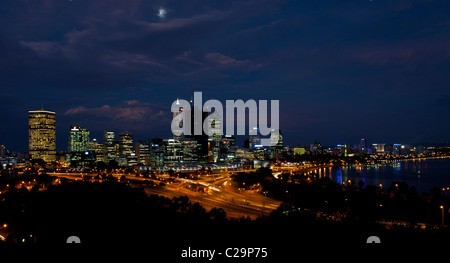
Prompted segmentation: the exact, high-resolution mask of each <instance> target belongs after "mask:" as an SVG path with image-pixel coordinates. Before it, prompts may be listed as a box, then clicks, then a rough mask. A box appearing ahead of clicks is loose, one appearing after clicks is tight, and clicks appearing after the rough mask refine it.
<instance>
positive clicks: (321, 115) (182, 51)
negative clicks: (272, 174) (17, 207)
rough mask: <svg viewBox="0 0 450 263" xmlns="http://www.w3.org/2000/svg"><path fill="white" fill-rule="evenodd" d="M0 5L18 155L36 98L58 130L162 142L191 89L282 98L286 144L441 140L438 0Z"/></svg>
mask: <svg viewBox="0 0 450 263" xmlns="http://www.w3.org/2000/svg"><path fill="white" fill-rule="evenodd" d="M0 7H1V8H0V22H1V23H2V24H5V25H8V26H7V27H5V28H4V29H3V30H2V32H0V48H1V52H2V53H1V55H2V66H1V70H0V79H1V81H0V86H1V87H2V90H4V91H5V92H3V93H2V94H1V100H2V104H1V106H0V107H1V110H2V113H4V114H3V122H4V123H6V124H7V125H2V126H1V127H0V144H6V145H8V146H9V147H10V148H11V149H14V150H17V151H25V150H26V149H27V143H26V138H27V132H26V131H25V129H24V126H25V125H26V123H27V120H26V114H25V113H26V112H27V111H28V110H29V109H38V108H40V107H41V106H43V107H44V108H46V109H51V110H53V111H55V112H57V113H58V116H59V117H58V121H57V127H56V132H57V134H56V137H57V138H64V137H65V136H66V134H65V130H66V129H67V127H69V126H70V125H71V124H74V123H76V124H78V125H80V126H83V127H90V130H91V133H92V135H93V137H94V138H101V136H102V133H103V131H104V129H110V130H132V131H133V133H134V136H135V137H136V138H148V137H150V138H152V137H160V138H164V137H169V136H170V120H171V117H172V116H171V114H170V103H171V102H172V101H173V100H175V99H176V98H177V97H179V98H183V97H185V98H188V97H189V96H190V94H191V92H192V90H193V89H195V90H199V91H203V92H204V94H205V98H216V99H218V100H220V101H225V100H227V99H243V100H248V99H255V100H259V99H267V100H272V99H276V100H279V101H280V128H281V130H283V133H284V134H285V136H286V144H288V145H294V144H297V143H299V142H300V143H301V142H303V141H304V142H311V141H314V140H316V139H317V140H320V141H321V142H322V143H323V144H333V143H338V142H340V143H348V142H352V141H355V140H359V139H360V138H362V137H367V138H371V141H388V142H392V143H394V142H399V143H409V144H414V143H423V142H447V141H449V137H448V134H450V124H448V122H446V121H445V119H446V116H448V115H449V113H450V108H449V107H448V105H449V104H448V101H449V98H450V97H449V96H450V94H449V93H448V88H447V86H446V85H447V83H448V82H449V76H448V74H447V72H446V69H447V68H448V66H449V55H448V54H450V52H449V48H448V47H449V46H450V45H448V44H449V43H450V38H449V35H448V34H447V31H448V25H449V24H450V22H449V21H450V20H449V18H448V15H447V13H448V12H446V10H448V9H449V8H450V6H449V3H447V2H443V1H431V2H425V1H418V2H414V3H412V2H410V1H398V2H396V3H389V2H382V1H357V2H356V1H346V2H339V3H336V2H334V1H325V2H321V3H300V2H295V1H264V2H263V3H258V4H256V3H254V2H252V1H239V2H227V3H217V2H205V1H194V2H192V3H189V4H186V3H185V2H183V1H168V2H145V1H133V3H129V2H128V1H117V2H114V3H111V2H109V1H96V2H95V3H89V2H83V1H63V2H60V1H53V0H47V1H44V2H42V3H41V2H33V3H28V2H24V1H14V2H4V3H2V4H1V6H0ZM161 8H163V10H165V13H164V15H163V16H161V15H160V12H159V10H160V9H161ZM15 10H21V12H16V11H15ZM30 21H33V22H32V23H30ZM57 147H58V148H59V147H60V146H59V145H58V146H57Z"/></svg>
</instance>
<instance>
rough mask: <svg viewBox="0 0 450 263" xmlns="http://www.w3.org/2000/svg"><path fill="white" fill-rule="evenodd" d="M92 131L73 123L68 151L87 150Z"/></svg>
mask: <svg viewBox="0 0 450 263" xmlns="http://www.w3.org/2000/svg"><path fill="white" fill-rule="evenodd" d="M89 137H90V132H89V130H86V129H84V128H81V127H80V126H77V125H71V126H70V131H69V142H68V151H69V153H71V152H83V153H84V152H86V151H87V150H88V144H89V140H90V138H89Z"/></svg>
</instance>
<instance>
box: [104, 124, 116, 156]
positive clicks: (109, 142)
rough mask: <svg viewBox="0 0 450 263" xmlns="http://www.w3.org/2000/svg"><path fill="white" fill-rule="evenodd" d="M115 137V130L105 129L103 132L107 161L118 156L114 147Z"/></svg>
mask: <svg viewBox="0 0 450 263" xmlns="http://www.w3.org/2000/svg"><path fill="white" fill-rule="evenodd" d="M115 139H116V135H115V134H114V132H113V131H105V132H104V133H103V158H104V160H105V163H108V162H109V161H111V160H114V158H115V157H116V153H115V149H114V141H115Z"/></svg>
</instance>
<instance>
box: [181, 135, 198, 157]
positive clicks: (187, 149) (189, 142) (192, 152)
mask: <svg viewBox="0 0 450 263" xmlns="http://www.w3.org/2000/svg"><path fill="white" fill-rule="evenodd" d="M180 143H181V147H182V149H183V162H184V163H196V162H197V161H198V156H197V147H198V145H197V141H196V140H194V139H189V138H186V139H182V140H181V141H180Z"/></svg>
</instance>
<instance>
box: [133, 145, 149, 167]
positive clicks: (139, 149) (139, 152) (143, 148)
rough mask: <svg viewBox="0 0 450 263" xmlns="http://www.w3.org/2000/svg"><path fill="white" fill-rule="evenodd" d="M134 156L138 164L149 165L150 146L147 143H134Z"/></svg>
mask: <svg viewBox="0 0 450 263" xmlns="http://www.w3.org/2000/svg"><path fill="white" fill-rule="evenodd" d="M136 156H137V163H138V164H143V165H150V144H149V143H148V141H146V142H144V141H138V142H136Z"/></svg>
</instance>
